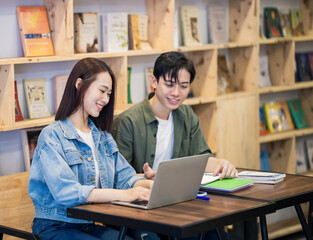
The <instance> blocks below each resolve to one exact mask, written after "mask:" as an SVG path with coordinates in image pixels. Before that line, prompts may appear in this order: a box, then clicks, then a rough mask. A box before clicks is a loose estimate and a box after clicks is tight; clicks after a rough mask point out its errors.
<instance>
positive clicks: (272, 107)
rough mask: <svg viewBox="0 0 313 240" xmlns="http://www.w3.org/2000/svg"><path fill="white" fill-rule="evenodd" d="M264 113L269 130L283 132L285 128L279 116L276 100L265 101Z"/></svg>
mask: <svg viewBox="0 0 313 240" xmlns="http://www.w3.org/2000/svg"><path fill="white" fill-rule="evenodd" d="M264 113H265V119H266V125H267V128H268V130H270V132H271V133H275V132H281V131H282V130H283V128H282V124H281V121H280V117H279V112H278V108H277V103H276V102H274V101H272V102H266V103H264Z"/></svg>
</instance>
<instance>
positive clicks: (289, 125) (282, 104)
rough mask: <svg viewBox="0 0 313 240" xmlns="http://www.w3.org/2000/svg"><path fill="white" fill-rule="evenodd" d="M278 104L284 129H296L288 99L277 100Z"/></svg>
mask: <svg viewBox="0 0 313 240" xmlns="http://www.w3.org/2000/svg"><path fill="white" fill-rule="evenodd" d="M276 104H277V108H278V113H279V118H280V122H281V125H282V128H283V130H284V131H288V130H293V129H295V126H294V124H293V121H292V117H291V114H290V110H289V106H288V102H287V100H283V101H277V102H276Z"/></svg>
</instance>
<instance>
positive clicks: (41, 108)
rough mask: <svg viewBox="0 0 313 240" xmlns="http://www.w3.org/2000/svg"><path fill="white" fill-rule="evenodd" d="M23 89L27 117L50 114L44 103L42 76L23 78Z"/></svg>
mask: <svg viewBox="0 0 313 240" xmlns="http://www.w3.org/2000/svg"><path fill="white" fill-rule="evenodd" d="M24 90H25V97H26V103H27V110H28V116H29V118H31V119H32V118H41V117H48V116H50V113H49V110H48V106H47V103H46V97H45V96H46V89H45V79H44V78H25V79H24Z"/></svg>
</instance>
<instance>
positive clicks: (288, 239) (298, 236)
mask: <svg viewBox="0 0 313 240" xmlns="http://www.w3.org/2000/svg"><path fill="white" fill-rule="evenodd" d="M273 240H305V236H304V233H303V232H297V233H293V234H290V235H287V236H283V237H280V238H274V239H273Z"/></svg>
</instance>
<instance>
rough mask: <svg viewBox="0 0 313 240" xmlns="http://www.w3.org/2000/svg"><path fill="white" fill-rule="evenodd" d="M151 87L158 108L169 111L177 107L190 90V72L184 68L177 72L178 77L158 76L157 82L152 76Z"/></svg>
mask: <svg viewBox="0 0 313 240" xmlns="http://www.w3.org/2000/svg"><path fill="white" fill-rule="evenodd" d="M152 87H153V88H154V89H155V97H156V100H157V102H158V106H159V108H161V109H160V110H162V111H165V112H171V111H172V110H175V109H177V108H178V107H179V105H180V104H182V103H183V101H184V100H185V99H186V97H187V96H188V93H189V90H190V73H189V72H188V71H187V70H186V69H181V70H180V71H179V72H178V79H177V82H175V80H174V79H169V77H168V75H166V79H164V78H163V77H160V79H159V82H157V80H156V79H155V77H153V78H152Z"/></svg>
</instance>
